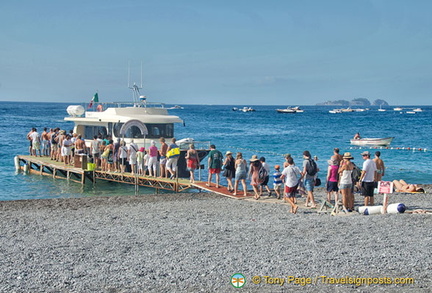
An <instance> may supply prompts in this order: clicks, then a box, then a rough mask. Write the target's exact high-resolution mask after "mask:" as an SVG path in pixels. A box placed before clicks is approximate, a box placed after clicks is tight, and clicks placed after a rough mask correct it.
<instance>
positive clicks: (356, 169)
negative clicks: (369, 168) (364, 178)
mask: <svg viewBox="0 0 432 293" xmlns="http://www.w3.org/2000/svg"><path fill="white" fill-rule="evenodd" d="M352 164H353V165H354V168H353V170H352V173H351V179H352V182H353V183H357V182H359V180H360V176H361V172H362V171H361V170H360V168H359V167H357V165H356V164H354V163H352Z"/></svg>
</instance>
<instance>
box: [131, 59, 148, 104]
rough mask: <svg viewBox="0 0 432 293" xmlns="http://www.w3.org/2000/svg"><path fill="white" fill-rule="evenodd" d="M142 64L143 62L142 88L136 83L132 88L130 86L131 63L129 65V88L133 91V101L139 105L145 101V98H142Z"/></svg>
mask: <svg viewBox="0 0 432 293" xmlns="http://www.w3.org/2000/svg"><path fill="white" fill-rule="evenodd" d="M142 77H143V75H142V62H141V86H140V87H139V86H138V85H137V84H136V83H135V82H134V84H133V85H132V86H130V61H129V63H128V88H129V89H131V90H132V99H133V101H134V103H135V104H138V103H139V102H141V101H145V96H141V93H140V89H142V85H143V82H142Z"/></svg>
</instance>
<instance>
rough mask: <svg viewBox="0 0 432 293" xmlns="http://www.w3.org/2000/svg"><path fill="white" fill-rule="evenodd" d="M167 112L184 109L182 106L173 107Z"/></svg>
mask: <svg viewBox="0 0 432 293" xmlns="http://www.w3.org/2000/svg"><path fill="white" fill-rule="evenodd" d="M168 109H169V110H175V109H184V108H183V107H182V106H179V105H175V106H174V107H170V108H168Z"/></svg>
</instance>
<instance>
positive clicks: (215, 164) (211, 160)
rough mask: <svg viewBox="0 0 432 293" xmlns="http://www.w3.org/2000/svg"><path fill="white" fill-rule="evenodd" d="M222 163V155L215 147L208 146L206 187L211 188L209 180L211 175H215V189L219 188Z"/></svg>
mask: <svg viewBox="0 0 432 293" xmlns="http://www.w3.org/2000/svg"><path fill="white" fill-rule="evenodd" d="M222 161H223V155H222V153H221V152H220V151H218V150H217V149H216V146H215V145H214V144H212V145H211V146H210V152H209V154H208V168H209V174H208V182H207V186H209V187H210V186H211V180H212V176H213V174H215V175H216V188H219V181H220V172H221V169H222Z"/></svg>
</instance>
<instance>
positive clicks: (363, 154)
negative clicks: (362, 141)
mask: <svg viewBox="0 0 432 293" xmlns="http://www.w3.org/2000/svg"><path fill="white" fill-rule="evenodd" d="M360 155H362V156H370V153H369V151H364V152H363V153H361V154H360Z"/></svg>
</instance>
